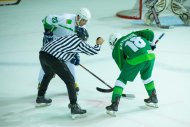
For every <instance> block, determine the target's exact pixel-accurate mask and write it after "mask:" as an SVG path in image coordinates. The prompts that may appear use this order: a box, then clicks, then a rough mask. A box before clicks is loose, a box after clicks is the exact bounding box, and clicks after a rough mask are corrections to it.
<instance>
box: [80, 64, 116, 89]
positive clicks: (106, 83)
mask: <svg viewBox="0 0 190 127" xmlns="http://www.w3.org/2000/svg"><path fill="white" fill-rule="evenodd" d="M79 65H80V66H81V67H82V68H83V69H85V70H86V71H88V72H89V73H90V74H92V75H93V76H94V77H96V78H97V79H98V80H100V81H101V82H102V83H103V84H105V85H106V86H107V87H109V88H110V89H113V88H112V87H111V86H110V85H108V84H107V83H106V82H104V81H103V80H102V79H101V78H99V77H98V76H96V75H95V74H94V73H92V72H91V71H90V70H88V69H87V68H86V67H84V66H83V65H81V64H79Z"/></svg>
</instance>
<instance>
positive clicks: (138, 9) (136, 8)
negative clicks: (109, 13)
mask: <svg viewBox="0 0 190 127" xmlns="http://www.w3.org/2000/svg"><path fill="white" fill-rule="evenodd" d="M145 1H146V0H126V3H130V4H131V7H130V8H127V9H125V10H121V11H119V12H117V13H116V16H118V17H120V18H125V19H135V20H140V19H141V18H142V15H143V12H146V11H147V10H148V9H147V8H146V6H145V4H144V2H145ZM179 1H181V2H182V3H183V5H184V7H185V8H187V9H188V10H189V11H190V0H179Z"/></svg>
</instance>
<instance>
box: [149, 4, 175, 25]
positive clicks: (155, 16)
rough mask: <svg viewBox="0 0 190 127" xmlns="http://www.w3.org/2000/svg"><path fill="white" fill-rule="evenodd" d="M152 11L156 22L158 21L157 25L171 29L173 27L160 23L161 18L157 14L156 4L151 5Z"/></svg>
mask: <svg viewBox="0 0 190 127" xmlns="http://www.w3.org/2000/svg"><path fill="white" fill-rule="evenodd" d="M151 11H152V14H153V17H154V20H155V22H156V25H157V26H158V27H159V28H163V29H170V28H172V27H171V26H166V25H161V24H160V20H159V18H158V15H157V14H156V10H155V8H154V6H153V7H151Z"/></svg>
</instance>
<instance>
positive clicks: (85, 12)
mask: <svg viewBox="0 0 190 127" xmlns="http://www.w3.org/2000/svg"><path fill="white" fill-rule="evenodd" d="M77 15H79V16H80V19H85V20H87V21H88V20H90V19H91V13H90V11H89V10H88V9H87V8H81V9H80V10H79V12H78V13H77Z"/></svg>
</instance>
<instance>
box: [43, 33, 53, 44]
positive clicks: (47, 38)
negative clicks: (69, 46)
mask: <svg viewBox="0 0 190 127" xmlns="http://www.w3.org/2000/svg"><path fill="white" fill-rule="evenodd" d="M51 41H53V33H52V32H49V31H48V32H47V31H46V32H44V37H43V45H45V44H47V43H48V42H51Z"/></svg>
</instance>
